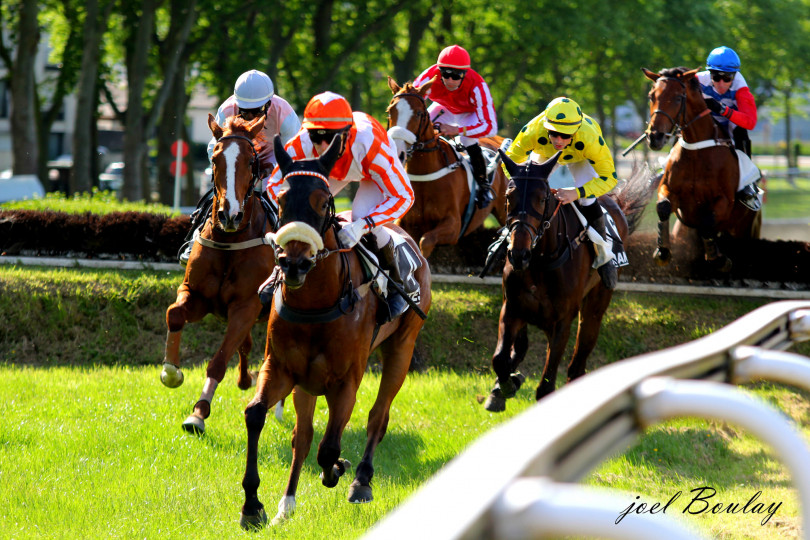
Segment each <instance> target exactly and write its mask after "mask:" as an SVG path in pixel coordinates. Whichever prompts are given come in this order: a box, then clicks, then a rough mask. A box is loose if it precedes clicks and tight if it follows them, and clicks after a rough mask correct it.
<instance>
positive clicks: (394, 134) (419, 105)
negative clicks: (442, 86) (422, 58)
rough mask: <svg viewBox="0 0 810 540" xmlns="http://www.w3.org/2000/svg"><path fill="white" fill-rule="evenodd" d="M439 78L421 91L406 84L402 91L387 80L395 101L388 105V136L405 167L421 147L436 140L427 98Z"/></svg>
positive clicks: (434, 79) (424, 86) (390, 79)
mask: <svg viewBox="0 0 810 540" xmlns="http://www.w3.org/2000/svg"><path fill="white" fill-rule="evenodd" d="M436 79H437V77H434V78H433V79H431V80H429V81H428V82H426V83H425V84H423V85H422V86H420V87H418V88H417V87H415V86H414V85H412V84H411V83H405V86H402V87H400V86H399V85H398V84H397V83H396V81H394V79H392V78H391V77H388V87H389V88H390V89H391V92H393V94H394V97H393V98H392V99H391V103H390V104H389V105H388V109H387V110H386V113H387V114H388V136H389V137H391V140H393V141H394V143H395V144H396V145H397V156H399V160H400V161H401V162H402V163H405V162H406V161H407V160H408V159H409V158H410V157H411V154H412V153H413V151H414V150H415V149H419V148H420V146H419V145H420V144H423V143H424V142H429V141H431V140H433V139H435V137H436V133H435V131H434V129H433V123H432V122H431V121H430V115H429V114H428V110H427V104H426V103H425V95H426V94H427V92H428V90H430V87H431V86H433V83H434V82H436Z"/></svg>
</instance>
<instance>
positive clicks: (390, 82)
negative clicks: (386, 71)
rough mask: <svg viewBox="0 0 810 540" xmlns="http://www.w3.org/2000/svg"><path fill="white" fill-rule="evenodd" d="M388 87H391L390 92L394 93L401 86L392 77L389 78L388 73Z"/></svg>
mask: <svg viewBox="0 0 810 540" xmlns="http://www.w3.org/2000/svg"><path fill="white" fill-rule="evenodd" d="M388 88H390V89H391V92H392V93H393V94H396V93H397V92H399V91H400V90H401V89H402V87H401V86H399V85H398V84H397V82H396V81H395V80H394V79H392V78H391V76H390V75H389V76H388Z"/></svg>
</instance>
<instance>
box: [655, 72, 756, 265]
mask: <svg viewBox="0 0 810 540" xmlns="http://www.w3.org/2000/svg"><path fill="white" fill-rule="evenodd" d="M642 71H644V75H645V76H646V77H647V78H648V79H650V80H651V81H653V82H654V83H655V84H654V85H653V88H652V90H651V91H650V93H649V99H650V123H649V125H648V126H647V143H648V144H649V146H650V148H651V149H652V150H661V148H663V147H664V145H665V144H666V142H667V141H668V139H669V138H670V137H672V136H676V137H678V144H676V145H675V146H674V148H673V149H672V152H671V153H670V155H669V161H668V162H667V166H666V170H665V171H664V175H663V178H662V179H661V182H660V184H659V186H658V205H657V211H658V219H659V222H658V249H657V250H656V251H655V254H654V258H655V260H656V261H657V262H658V264H660V265H665V264H668V263H669V261H670V259H671V256H672V253H671V247H670V238H669V216H670V214H672V213H673V212H674V213H675V215H676V216H677V218H678V220H680V222H681V223H683V224H684V225H686V226H687V227H691V228H693V229H696V230H697V233H698V235H699V236H700V238H701V240H702V241H703V248H704V251H705V257H706V260H707V261H709V263H710V264H711V265H712V266H713V267H715V268H717V269H719V270H720V271H723V272H728V271H730V270H731V260H730V259H728V258H727V257H726V256H725V255H723V254H722V253H720V250H719V249H718V247H717V235H718V234H719V233H723V234H727V235H729V236H731V237H733V238H759V232H760V228H761V225H762V215H761V213H760V212H754V211H752V210H750V209H748V208H746V207H745V206H744V205H743V204H742V203H740V202H739V201H736V197H735V194H736V192H737V187H738V182H739V174H740V172H739V171H740V167H739V164H738V162H737V155H736V152H735V151H734V143H733V142H732V141H731V140H730V139H729V138H728V135H727V134H725V133H723V132H722V130H721V129H720V127H719V126H718V125H717V124H716V123H715V122H714V120H712V116H711V114H710V112H711V111H710V110H709V109H708V108H707V107H706V102H705V101H704V99H703V93H702V92H701V89H700V85H699V84H698V82H697V79H696V78H695V75H696V74H697V72H698V70H697V69H692V70H687V69H686V68H684V67H678V68H671V69H662V70H661V71H660V72H659V73H653V72H652V71H650V70H648V69H644V68H642Z"/></svg>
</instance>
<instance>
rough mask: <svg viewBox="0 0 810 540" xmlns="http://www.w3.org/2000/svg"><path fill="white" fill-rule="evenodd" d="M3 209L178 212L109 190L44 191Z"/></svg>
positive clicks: (99, 212)
mask: <svg viewBox="0 0 810 540" xmlns="http://www.w3.org/2000/svg"><path fill="white" fill-rule="evenodd" d="M0 208H2V209H4V210H53V211H58V212H66V213H68V214H83V213H85V212H90V213H93V214H108V213H110V212H153V213H157V214H169V215H179V212H177V211H175V210H173V209H172V208H170V207H168V206H165V205H162V204H148V203H145V202H144V201H138V202H128V201H119V200H118V199H117V197H116V195H115V193H112V192H110V191H98V189H97V188H93V191H92V192H85V193H76V194H75V195H73V196H72V197H66V196H65V194H64V193H62V192H52V193H46V194H45V196H44V197H41V198H40V197H37V198H34V199H25V200H22V201H12V202H6V203H3V204H0Z"/></svg>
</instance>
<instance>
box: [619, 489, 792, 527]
mask: <svg viewBox="0 0 810 540" xmlns="http://www.w3.org/2000/svg"><path fill="white" fill-rule="evenodd" d="M716 494H717V490H715V489H714V488H712V487H709V486H702V487H698V488H695V489H693V490H691V491H690V492H689V494H686V495H684V493H683V492H682V491H678V492H677V493H675V494H674V495H673V496H672V497H671V498H670V499H669V500H668V501H667V502H666V503H662V502H653V503H648V502H643V501H640V500H639V499H641V496H640V495H637V496H636V501H634V502H631V503H630V506H628V507H627V508H625V509H624V510H622V511H621V512H620V513H619V515H618V517H617V518H616V524H617V525H618V524H619V523H621V521H622V520H623V519H624V518H625V517H627V516H628V515H630V514H666V513H667V510H672V511H676V510H680V511H681V513H683V514H693V515H695V514H705V513H710V514H757V515H761V514H765V515H764V516H763V517H762V520H761V521H760V524H761V525H765V524H766V523H768V521H769V520H770V519H771V518H772V517H773V516H774V514H776V511H777V510H779V507H780V506H782V503H781V502H778V501H774V502H767V501H760V498H761V497H762V492H761V491H757V492H756V493H754V494H753V495H752V496H751V498H749V499H748V500H747V501H736V502H735V501H731V502H728V501H719V500H717V499H715V498H714V496H715V495H716ZM682 497H683V498H682Z"/></svg>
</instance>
